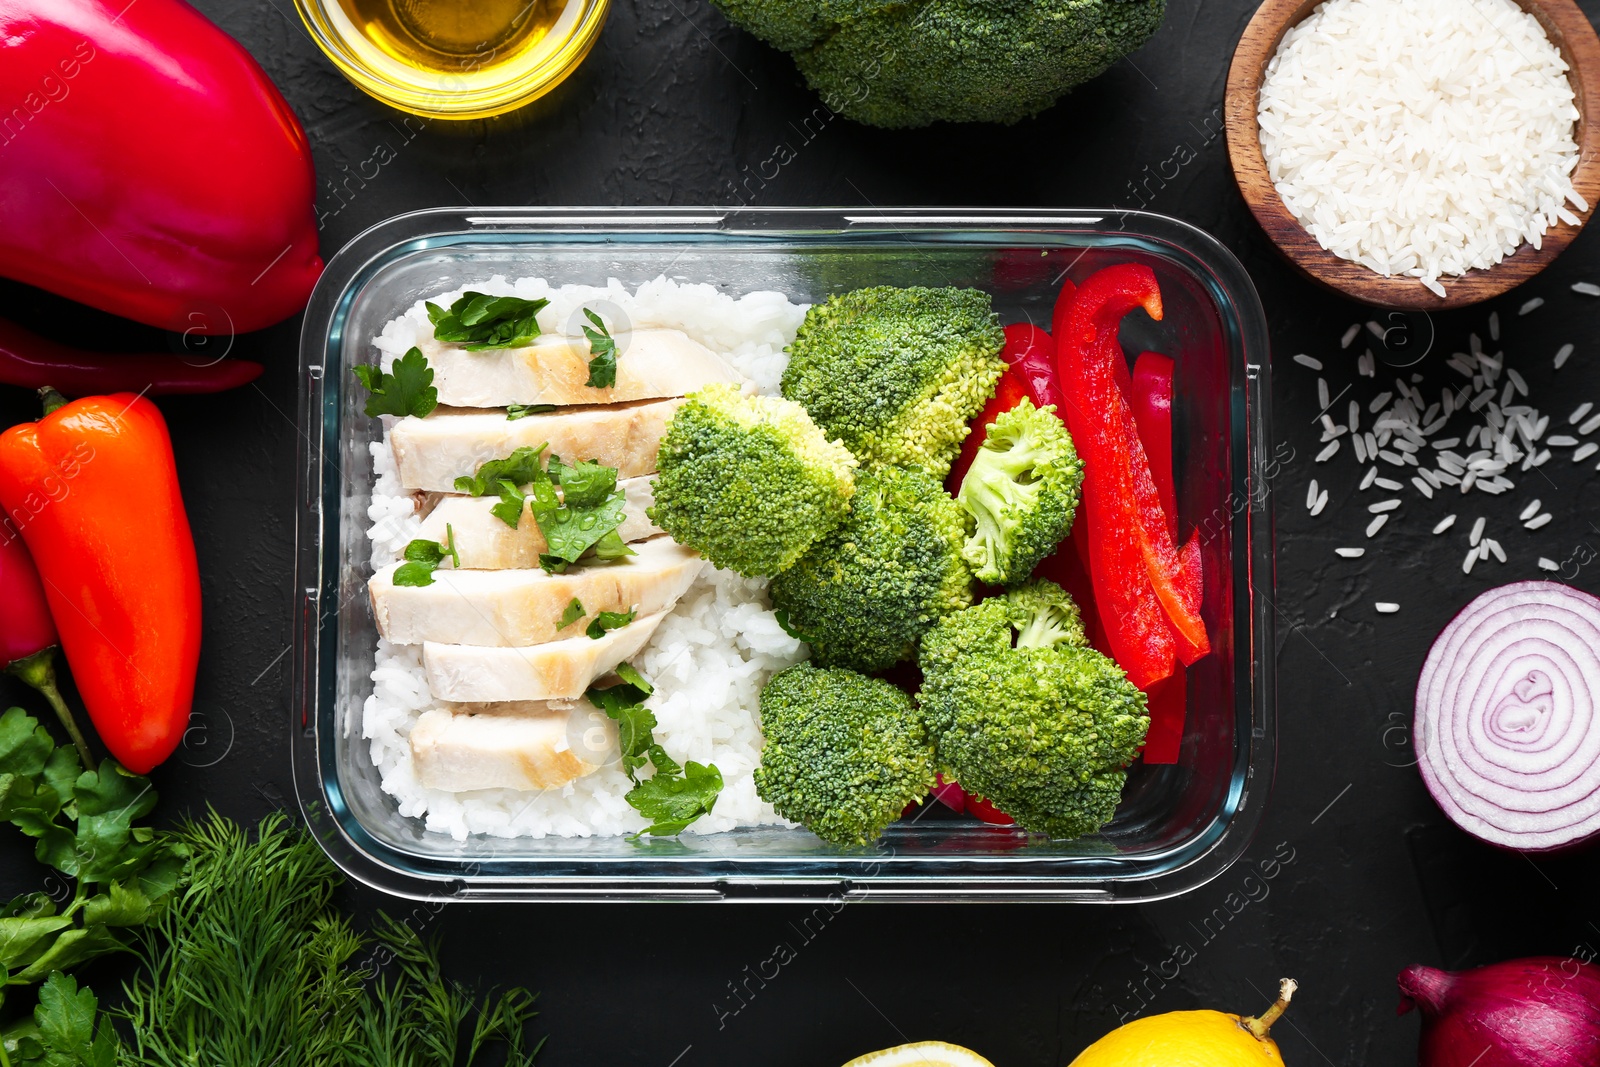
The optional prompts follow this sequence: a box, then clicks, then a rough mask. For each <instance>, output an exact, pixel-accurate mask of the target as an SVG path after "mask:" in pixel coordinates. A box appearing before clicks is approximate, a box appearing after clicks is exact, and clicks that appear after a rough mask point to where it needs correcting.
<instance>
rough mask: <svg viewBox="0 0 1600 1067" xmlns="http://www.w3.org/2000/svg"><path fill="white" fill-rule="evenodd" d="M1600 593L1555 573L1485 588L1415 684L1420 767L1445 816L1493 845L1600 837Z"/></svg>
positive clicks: (1543, 846) (1437, 645) (1523, 846)
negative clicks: (1546, 578) (1549, 578)
mask: <svg viewBox="0 0 1600 1067" xmlns="http://www.w3.org/2000/svg"><path fill="white" fill-rule="evenodd" d="M1597 702H1600V600H1597V599H1596V598H1595V597H1592V596H1590V595H1589V594H1587V593H1583V592H1579V591H1578V590H1576V589H1572V588H1570V587H1568V586H1565V585H1561V584H1559V583H1556V582H1515V583H1513V584H1511V585H1505V586H1501V587H1500V588H1498V589H1491V590H1489V591H1488V592H1487V593H1484V594H1483V595H1482V596H1480V597H1478V598H1477V599H1476V600H1474V601H1473V602H1472V603H1470V604H1468V605H1467V606H1466V608H1465V609H1464V610H1463V611H1462V612H1461V614H1459V615H1457V616H1456V617H1455V618H1454V619H1453V620H1451V622H1450V625H1449V626H1446V627H1445V628H1444V632H1443V633H1441V634H1440V635H1439V637H1438V639H1437V640H1436V641H1435V642H1434V643H1433V648H1432V650H1431V651H1429V653H1428V661H1427V663H1425V664H1424V665H1423V668H1422V677H1421V678H1420V679H1419V680H1418V682H1417V714H1416V723H1415V728H1414V736H1413V741H1414V744H1415V745H1416V751H1417V755H1418V766H1419V767H1420V768H1421V770H1422V777H1423V780H1424V781H1425V782H1426V783H1427V785H1428V791H1429V792H1430V793H1432V794H1433V799H1434V800H1435V801H1437V802H1438V804H1439V806H1440V807H1441V808H1443V809H1444V812H1445V814H1446V815H1448V816H1450V818H1451V819H1452V820H1453V821H1454V822H1455V823H1456V825H1458V826H1460V827H1461V828H1462V829H1464V830H1466V831H1467V832H1468V833H1471V834H1473V835H1475V836H1477V837H1480V838H1482V839H1483V840H1485V841H1487V842H1489V843H1490V844H1493V845H1499V846H1501V847H1504V848H1512V849H1517V850H1519V851H1523V852H1542V851H1549V850H1553V849H1564V848H1570V847H1572V846H1573V845H1576V844H1578V843H1580V842H1583V841H1585V840H1586V839H1588V838H1590V837H1593V836H1595V835H1596V834H1600V705H1597Z"/></svg>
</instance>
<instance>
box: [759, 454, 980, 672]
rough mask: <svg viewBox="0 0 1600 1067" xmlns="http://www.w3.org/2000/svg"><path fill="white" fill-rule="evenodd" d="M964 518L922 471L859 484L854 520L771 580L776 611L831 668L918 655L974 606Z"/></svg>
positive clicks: (887, 473) (874, 475) (864, 477)
mask: <svg viewBox="0 0 1600 1067" xmlns="http://www.w3.org/2000/svg"><path fill="white" fill-rule="evenodd" d="M965 539H966V516H965V515H964V514H963V513H962V511H961V507H960V505H959V504H957V503H956V502H955V501H954V500H952V499H950V497H949V495H948V494H946V493H945V491H944V488H943V487H942V486H941V485H940V484H939V483H938V482H936V481H934V480H933V478H932V477H930V476H929V475H927V474H924V473H923V472H922V471H920V470H918V469H916V468H904V467H879V468H876V469H873V470H867V471H863V472H861V473H860V474H859V475H857V477H856V494H855V496H854V497H853V498H852V500H851V508H850V517H849V518H848V519H846V520H845V521H844V523H843V525H841V526H840V527H839V528H838V529H836V530H834V531H833V532H832V533H829V534H827V535H826V536H824V537H823V538H822V539H821V540H819V541H818V542H817V543H816V544H815V545H813V546H812V547H811V549H810V551H808V552H806V554H805V555H803V556H801V557H800V559H799V560H798V561H797V562H796V563H795V564H794V566H792V567H790V568H789V569H788V570H786V571H784V572H783V573H782V574H779V575H778V576H777V577H776V578H774V579H773V580H772V586H771V593H772V603H773V606H774V607H776V608H777V609H778V610H779V611H780V612H785V613H786V614H787V621H788V624H789V626H790V628H791V629H792V631H793V632H795V633H798V634H801V635H803V636H804V637H805V639H806V640H807V641H808V642H810V644H811V650H812V654H813V655H814V656H815V657H816V659H817V661H818V662H819V663H821V664H823V665H824V666H829V667H832V666H841V667H852V668H854V669H856V670H860V671H878V670H883V669H885V668H888V667H891V666H893V665H894V664H896V663H898V662H900V661H901V660H904V659H910V658H911V657H912V656H914V655H915V654H916V648H917V641H918V639H920V638H921V637H922V634H923V633H924V632H925V631H926V630H927V629H928V627H930V626H932V625H933V624H934V623H935V622H936V621H938V620H939V619H940V618H942V617H944V616H945V615H948V614H950V613H951V612H952V611H959V610H960V609H961V608H963V607H965V606H966V605H968V604H970V603H972V572H971V571H970V570H969V569H968V568H967V564H966V561H965V560H964V559H962V557H961V545H962V542H963V541H964V540H965Z"/></svg>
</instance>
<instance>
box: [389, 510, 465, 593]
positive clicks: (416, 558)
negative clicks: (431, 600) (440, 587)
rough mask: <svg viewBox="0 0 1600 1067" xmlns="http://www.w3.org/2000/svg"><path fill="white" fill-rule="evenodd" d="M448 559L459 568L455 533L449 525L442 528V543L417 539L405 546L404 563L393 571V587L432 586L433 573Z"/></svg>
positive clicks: (459, 562) (459, 557)
mask: <svg viewBox="0 0 1600 1067" xmlns="http://www.w3.org/2000/svg"><path fill="white" fill-rule="evenodd" d="M446 557H448V558H449V560H450V564H451V566H454V567H459V566H461V553H459V552H457V551H456V532H455V530H454V529H453V528H452V527H451V526H450V524H449V523H446V524H445V528H444V543H443V544H440V543H439V542H438V541H428V540H424V539H422V538H418V539H417V540H415V541H412V542H411V543H410V544H408V545H406V550H405V562H404V563H402V564H400V566H398V567H396V568H395V570H394V579H393V581H394V584H395V585H417V586H422V585H432V584H433V572H434V571H435V570H437V569H438V568H439V564H441V563H443V562H444V561H445V558H446Z"/></svg>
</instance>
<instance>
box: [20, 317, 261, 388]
mask: <svg viewBox="0 0 1600 1067" xmlns="http://www.w3.org/2000/svg"><path fill="white" fill-rule="evenodd" d="M261 370H262V367H261V364H259V363H252V362H250V361H249V360H247V359H215V360H211V361H209V362H198V361H195V360H191V359H188V358H185V357H183V356H175V355H160V354H149V355H131V354H130V355H122V354H121V353H117V352H85V351H83V350H82V349H77V348H72V347H70V346H68V345H63V344H58V343H56V342H55V341H51V340H49V339H48V338H44V337H40V336H39V335H38V334H36V333H30V332H29V331H27V330H24V329H23V328H22V327H21V326H18V325H16V324H15V323H11V322H7V321H5V320H4V319H0V382H3V383H5V384H6V385H21V386H25V387H26V388H29V389H43V388H45V387H46V386H50V387H52V388H55V389H59V390H60V391H61V392H62V393H64V394H65V395H67V396H90V395H92V394H95V393H122V392H127V393H144V394H146V395H148V396H165V395H168V394H173V393H220V392H222V391H224V390H226V389H236V388H238V387H239V386H241V385H248V384H249V383H250V382H253V381H255V380H256V379H257V378H259V377H261Z"/></svg>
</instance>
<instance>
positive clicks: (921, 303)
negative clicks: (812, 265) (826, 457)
mask: <svg viewBox="0 0 1600 1067" xmlns="http://www.w3.org/2000/svg"><path fill="white" fill-rule="evenodd" d="M1004 344H1005V334H1004V333H1003V332H1002V331H1001V329H1000V320H999V319H998V318H997V317H996V316H995V313H994V310H993V308H992V307H991V304H990V299H989V294H988V293H984V292H980V291H978V290H976V289H926V288H920V287H915V288H910V289H897V288H894V287H893V286H878V287H875V288H870V289H856V290H854V291H852V292H848V293H843V294H840V295H838V296H835V297H832V298H830V299H829V300H827V301H826V302H824V303H822V304H817V305H814V306H813V307H812V308H811V310H809V311H807V312H806V317H805V321H804V322H802V323H801V324H800V330H799V332H798V333H797V334H796V335H795V339H794V344H793V345H791V346H790V348H789V353H790V356H789V367H788V369H787V370H786V371H784V374H783V395H784V396H786V397H788V398H789V399H790V400H794V401H798V402H799V403H801V404H803V405H805V409H806V410H807V411H808V412H810V413H811V417H812V418H813V419H815V420H817V425H819V426H821V427H822V428H823V429H824V430H826V431H827V432H828V433H829V434H832V435H834V436H836V437H838V438H840V439H841V440H843V441H844V444H845V447H846V448H848V449H850V451H851V452H853V453H855V455H856V456H857V457H858V458H859V459H860V460H861V462H862V463H863V464H868V465H870V464H899V465H902V466H919V467H923V468H926V469H927V471H928V472H929V473H930V474H932V475H933V476H934V477H936V478H943V477H944V476H945V473H946V472H947V471H949V469H950V462H951V461H952V460H953V459H955V456H956V453H957V452H958V451H960V449H961V441H962V439H963V438H965V437H966V436H967V423H968V421H970V420H971V419H972V417H973V416H974V415H976V414H977V413H978V412H980V411H982V410H983V405H984V403H985V402H986V401H987V400H988V399H989V396H990V394H992V393H993V392H994V383H995V382H996V381H997V380H998V379H999V377H1000V373H1001V371H1003V370H1004V369H1005V364H1004V363H1003V362H1002V361H1001V359H1000V349H1001V347H1002V346H1003V345H1004Z"/></svg>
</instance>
